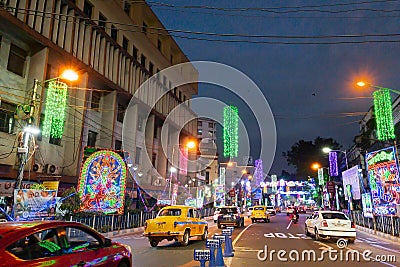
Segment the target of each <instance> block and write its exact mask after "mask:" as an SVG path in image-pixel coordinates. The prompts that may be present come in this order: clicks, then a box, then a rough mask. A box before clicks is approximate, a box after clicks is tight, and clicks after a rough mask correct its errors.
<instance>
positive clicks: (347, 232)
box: [305, 210, 356, 243]
mask: <svg viewBox="0 0 400 267" xmlns="http://www.w3.org/2000/svg"><path fill="white" fill-rule="evenodd" d="M305 233H306V235H307V236H310V235H313V236H314V237H315V240H322V239H329V238H346V239H347V240H348V242H349V243H354V241H355V240H356V227H355V225H354V223H353V222H352V221H350V219H349V218H348V217H347V216H346V215H345V214H344V213H343V212H340V211H328V210H327V211H318V212H314V213H313V215H312V216H310V217H308V218H307V220H306V222H305Z"/></svg>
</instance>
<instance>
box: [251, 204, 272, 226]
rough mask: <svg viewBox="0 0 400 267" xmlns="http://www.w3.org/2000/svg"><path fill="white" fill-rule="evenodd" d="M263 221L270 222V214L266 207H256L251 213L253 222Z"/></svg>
mask: <svg viewBox="0 0 400 267" xmlns="http://www.w3.org/2000/svg"><path fill="white" fill-rule="evenodd" d="M258 220H263V221H264V222H270V214H269V212H268V211H267V207H266V206H254V207H253V211H252V212H251V221H252V222H253V223H254V222H255V221H258Z"/></svg>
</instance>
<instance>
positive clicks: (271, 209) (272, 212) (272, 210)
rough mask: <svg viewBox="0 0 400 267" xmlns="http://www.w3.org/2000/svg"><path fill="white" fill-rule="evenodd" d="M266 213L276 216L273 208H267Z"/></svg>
mask: <svg viewBox="0 0 400 267" xmlns="http://www.w3.org/2000/svg"><path fill="white" fill-rule="evenodd" d="M267 211H268V213H269V214H271V215H276V211H275V208H274V206H267Z"/></svg>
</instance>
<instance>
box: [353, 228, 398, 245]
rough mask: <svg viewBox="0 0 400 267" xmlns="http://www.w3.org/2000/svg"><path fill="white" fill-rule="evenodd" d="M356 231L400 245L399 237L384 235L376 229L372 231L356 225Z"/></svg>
mask: <svg viewBox="0 0 400 267" xmlns="http://www.w3.org/2000/svg"><path fill="white" fill-rule="evenodd" d="M356 229H357V230H360V231H363V232H365V233H367V234H371V235H373V236H375V237H378V238H380V239H382V240H386V241H387V240H391V241H393V242H395V243H400V237H398V236H392V235H390V234H386V233H382V232H380V231H376V230H374V229H370V228H367V227H362V226H359V225H356Z"/></svg>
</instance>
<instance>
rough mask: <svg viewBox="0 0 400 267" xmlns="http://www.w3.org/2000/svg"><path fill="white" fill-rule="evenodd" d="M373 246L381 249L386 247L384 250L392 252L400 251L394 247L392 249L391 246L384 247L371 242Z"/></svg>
mask: <svg viewBox="0 0 400 267" xmlns="http://www.w3.org/2000/svg"><path fill="white" fill-rule="evenodd" d="M371 246H373V247H376V248H381V249H384V250H387V251H390V252H394V253H399V251H398V250H394V249H391V248H386V247H383V246H380V245H375V244H371Z"/></svg>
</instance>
